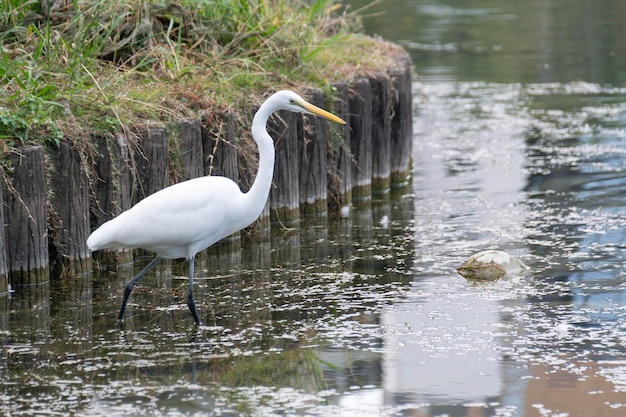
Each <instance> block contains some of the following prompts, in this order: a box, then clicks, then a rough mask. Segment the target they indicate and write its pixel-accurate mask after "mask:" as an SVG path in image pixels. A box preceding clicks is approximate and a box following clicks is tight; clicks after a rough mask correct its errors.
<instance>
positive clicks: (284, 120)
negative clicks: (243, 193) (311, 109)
mask: <svg viewBox="0 0 626 417" xmlns="http://www.w3.org/2000/svg"><path fill="white" fill-rule="evenodd" d="M300 117H301V116H300V115H298V114H296V113H292V112H285V111H282V112H279V113H274V115H273V116H272V117H270V120H269V122H268V124H267V127H268V131H269V132H270V136H272V138H273V139H274V144H275V145H274V146H275V148H276V162H275V163H274V181H273V184H272V189H271V190H270V219H271V220H272V221H275V222H280V223H292V222H294V221H297V220H298V219H299V218H300V206H299V204H300V190H299V188H300V187H299V185H300V184H299V181H298V172H299V169H298V159H297V158H296V155H298V126H297V123H298V119H299V118H300Z"/></svg>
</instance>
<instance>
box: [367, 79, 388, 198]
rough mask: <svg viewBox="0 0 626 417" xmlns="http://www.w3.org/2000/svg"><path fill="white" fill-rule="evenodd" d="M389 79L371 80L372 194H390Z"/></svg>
mask: <svg viewBox="0 0 626 417" xmlns="http://www.w3.org/2000/svg"><path fill="white" fill-rule="evenodd" d="M389 84H390V82H389V77H388V76H387V74H377V75H376V76H374V77H372V78H370V85H371V92H372V128H371V129H372V194H374V195H380V194H385V193H388V192H389V188H390V175H391V103H390V102H389V88H390V85H389Z"/></svg>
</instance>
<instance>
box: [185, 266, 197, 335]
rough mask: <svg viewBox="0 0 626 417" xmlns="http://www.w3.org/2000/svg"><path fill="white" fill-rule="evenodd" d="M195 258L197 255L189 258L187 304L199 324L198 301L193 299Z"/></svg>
mask: <svg viewBox="0 0 626 417" xmlns="http://www.w3.org/2000/svg"><path fill="white" fill-rule="evenodd" d="M195 259H196V256H195V255H194V256H192V257H191V258H190V259H189V288H187V306H188V307H189V311H191V315H192V316H193V320H194V321H195V322H196V324H197V325H199V324H200V319H199V318H198V312H197V311H196V302H195V301H193V270H194V264H195Z"/></svg>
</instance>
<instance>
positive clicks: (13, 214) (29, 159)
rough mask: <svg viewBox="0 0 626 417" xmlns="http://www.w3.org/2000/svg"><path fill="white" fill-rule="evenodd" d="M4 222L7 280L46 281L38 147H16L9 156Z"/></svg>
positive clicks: (43, 186)
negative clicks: (13, 153)
mask: <svg viewBox="0 0 626 417" xmlns="http://www.w3.org/2000/svg"><path fill="white" fill-rule="evenodd" d="M10 163H11V166H12V168H13V171H12V175H11V177H10V179H9V181H8V184H7V194H6V206H5V210H6V211H5V213H4V216H5V221H6V231H7V235H6V244H7V254H8V269H9V281H10V283H11V285H12V286H13V287H14V288H15V287H18V286H20V285H31V284H41V283H47V282H49V281H50V274H49V270H48V265H49V256H48V231H47V223H46V218H47V212H46V209H47V199H48V196H47V192H46V178H45V172H44V153H43V149H42V148H41V146H26V147H23V148H19V149H18V150H17V153H16V154H15V155H14V156H13V157H11V160H10Z"/></svg>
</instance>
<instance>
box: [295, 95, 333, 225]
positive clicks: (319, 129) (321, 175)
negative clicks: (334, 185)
mask: <svg viewBox="0 0 626 417" xmlns="http://www.w3.org/2000/svg"><path fill="white" fill-rule="evenodd" d="M307 100H308V101H309V102H310V103H311V104H313V105H315V106H318V107H324V93H323V92H322V91H320V90H311V91H309V92H308V94H307ZM298 126H299V127H301V128H302V129H301V132H299V134H298V146H299V152H298V155H299V159H300V164H299V169H300V172H299V179H300V187H299V188H300V200H299V203H300V212H301V213H302V214H305V215H306V214H318V215H319V214H326V212H327V197H326V196H327V192H328V184H327V177H326V166H327V161H326V153H327V145H326V136H327V135H326V132H327V128H326V121H325V120H324V119H322V118H321V117H317V116H311V115H305V116H304V118H303V123H299V124H298ZM294 159H295V158H294Z"/></svg>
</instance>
